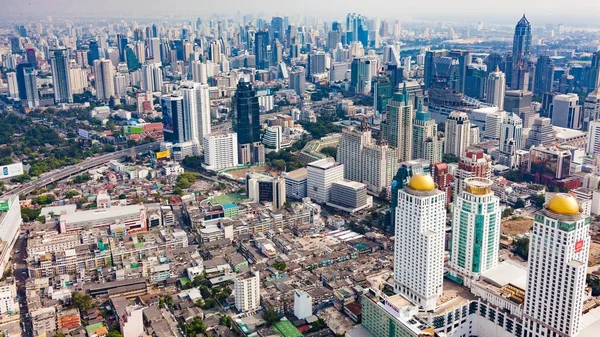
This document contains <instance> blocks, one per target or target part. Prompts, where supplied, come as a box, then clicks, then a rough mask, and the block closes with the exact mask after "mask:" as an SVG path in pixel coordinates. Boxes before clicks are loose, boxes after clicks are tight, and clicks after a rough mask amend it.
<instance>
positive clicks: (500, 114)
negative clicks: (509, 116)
mask: <svg viewBox="0 0 600 337" xmlns="http://www.w3.org/2000/svg"><path fill="white" fill-rule="evenodd" d="M504 116H506V111H496V112H492V113H489V114H486V115H485V132H484V134H483V136H484V137H485V138H487V139H490V140H496V141H498V140H500V132H501V130H502V122H503V121H504Z"/></svg>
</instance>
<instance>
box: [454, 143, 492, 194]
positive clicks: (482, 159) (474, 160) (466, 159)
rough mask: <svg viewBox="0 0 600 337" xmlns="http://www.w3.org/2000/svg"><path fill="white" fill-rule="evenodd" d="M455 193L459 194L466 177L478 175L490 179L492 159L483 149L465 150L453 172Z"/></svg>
mask: <svg viewBox="0 0 600 337" xmlns="http://www.w3.org/2000/svg"><path fill="white" fill-rule="evenodd" d="M454 175H455V177H456V182H455V184H454V186H455V188H456V193H457V194H460V193H461V192H462V191H463V190H464V187H465V180H466V179H467V178H473V177H479V178H486V179H490V178H491V177H492V159H491V158H490V156H488V155H487V154H485V153H483V150H473V151H467V152H466V153H465V154H464V155H463V156H462V157H461V158H460V161H459V162H458V168H457V169H456V171H455V172H454Z"/></svg>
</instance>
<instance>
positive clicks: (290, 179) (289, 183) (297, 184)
mask: <svg viewBox="0 0 600 337" xmlns="http://www.w3.org/2000/svg"><path fill="white" fill-rule="evenodd" d="M307 175H308V173H307V170H306V168H299V169H297V170H294V171H291V172H281V176H282V177H284V179H285V193H286V197H289V198H292V199H296V200H301V199H303V198H306V196H307V195H308V191H307Z"/></svg>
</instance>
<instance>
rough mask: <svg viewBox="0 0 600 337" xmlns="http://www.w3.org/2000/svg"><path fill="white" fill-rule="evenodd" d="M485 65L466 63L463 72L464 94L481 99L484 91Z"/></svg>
mask: <svg viewBox="0 0 600 337" xmlns="http://www.w3.org/2000/svg"><path fill="white" fill-rule="evenodd" d="M486 83H487V66H486V65H485V64H478V63H471V64H469V65H467V71H466V73H465V91H464V93H465V95H467V96H469V97H473V98H476V99H483V98H484V97H485V92H486Z"/></svg>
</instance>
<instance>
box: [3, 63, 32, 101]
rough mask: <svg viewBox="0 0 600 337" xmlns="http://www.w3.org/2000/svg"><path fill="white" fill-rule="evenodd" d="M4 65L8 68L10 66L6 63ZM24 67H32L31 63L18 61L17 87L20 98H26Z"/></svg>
mask: <svg viewBox="0 0 600 337" xmlns="http://www.w3.org/2000/svg"><path fill="white" fill-rule="evenodd" d="M6 67H7V68H9V69H10V68H11V66H10V65H7V66H6ZM26 68H32V65H31V64H29V63H19V64H18V65H17V66H16V70H17V74H16V75H17V87H18V93H19V98H20V99H21V100H25V99H27V91H26V89H25V69H26Z"/></svg>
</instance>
